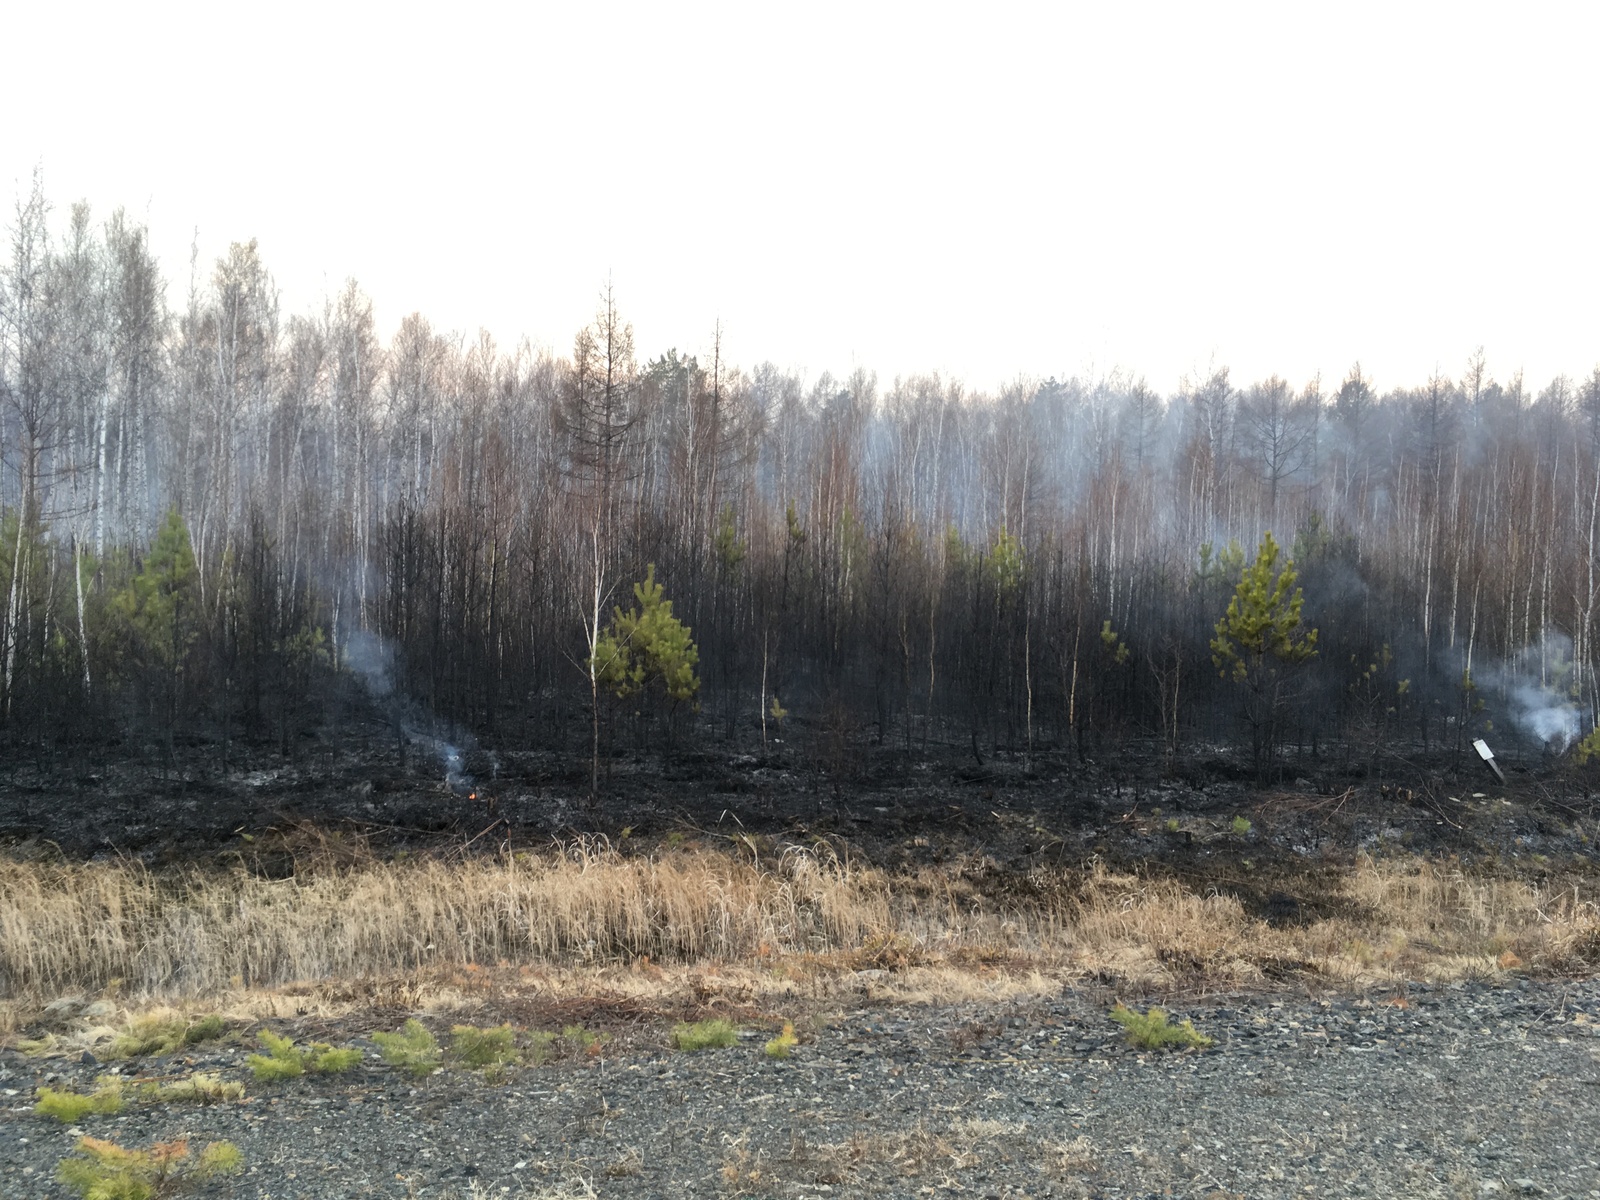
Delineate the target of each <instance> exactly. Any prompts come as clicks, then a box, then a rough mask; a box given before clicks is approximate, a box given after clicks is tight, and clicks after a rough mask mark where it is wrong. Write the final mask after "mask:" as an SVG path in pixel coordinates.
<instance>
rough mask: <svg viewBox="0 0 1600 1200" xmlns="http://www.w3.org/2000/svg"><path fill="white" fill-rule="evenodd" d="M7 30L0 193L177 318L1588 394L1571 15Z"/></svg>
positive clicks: (482, 10)
mask: <svg viewBox="0 0 1600 1200" xmlns="http://www.w3.org/2000/svg"><path fill="white" fill-rule="evenodd" d="M98 7H99V6H93V5H91V6H88V7H87V8H86V7H85V6H71V7H70V8H69V7H68V6H59V5H47V4H42V3H36V4H28V5H25V6H24V5H12V6H10V8H9V11H8V12H7V14H6V17H5V19H4V24H5V27H6V32H5V41H6V43H7V46H8V49H7V52H6V56H5V57H6V78H5V88H4V91H5V95H6V97H7V101H8V103H7V111H6V115H5V118H4V120H3V121H0V196H3V197H4V202H5V208H6V210H7V224H8V225H9V223H10V210H11V208H12V205H13V203H14V201H15V198H16V196H17V195H18V193H19V191H22V190H25V189H26V187H27V180H28V176H29V175H30V173H31V172H32V170H33V168H34V166H35V165H36V164H39V165H42V167H43V170H44V176H45V189H46V193H47V195H48V196H49V197H50V199H51V200H52V202H53V203H54V204H55V205H56V216H57V217H58V218H63V217H64V216H65V210H66V207H67V205H68V204H69V203H70V202H71V201H73V200H75V199H79V198H86V199H88V200H89V201H90V202H91V203H92V204H93V205H94V207H95V210H96V212H97V213H98V214H100V215H105V214H107V213H109V211H110V210H111V209H112V208H113V207H115V206H116V205H119V204H120V205H124V206H126V207H127V208H128V209H129V210H130V211H131V212H132V213H133V214H134V215H136V216H138V217H140V218H142V219H144V220H146V221H148V223H149V225H150V228H151V232H152V237H153V241H154V245H155V248H156V251H157V253H158V254H159V256H160V257H161V259H162V263H163V266H164V268H165V271H166V273H167V276H168V278H169V280H170V282H171V291H170V293H169V299H170V300H171V301H172V302H174V303H175V304H176V303H181V302H182V299H183V294H184V291H185V289H186V287H187V282H188V275H189V246H190V243H191V241H192V239H193V237H194V232H195V230H196V228H198V231H199V249H200V256H201V259H200V261H201V265H202V270H203V271H209V267H210V263H211V262H212V260H214V259H215V257H216V256H217V255H218V254H220V253H222V252H223V251H224V250H225V249H226V247H227V244H228V243H229V242H230V241H235V240H246V239H249V238H251V237H254V238H257V239H259V241H260V243H261V250H262V254H263V256H264V258H265V260H266V262H267V265H268V267H269V268H270V269H271V270H272V271H273V273H274V275H275V277H276V279H277V282H278V285H279V287H280V288H281V290H282V294H283V302H284V305H285V308H286V310H287V311H291V312H292V311H306V310H309V309H311V308H313V307H320V305H321V302H322V298H323V297H324V296H325V295H327V294H328V293H330V292H332V291H334V290H336V289H337V288H338V287H339V285H340V284H341V282H342V281H343V280H344V279H345V278H346V277H348V276H354V277H355V278H356V279H357V280H359V281H360V283H361V285H362V287H363V288H364V289H366V291H367V292H368V293H369V294H370V295H372V296H373V297H374V299H375V301H376V304H377V309H378V315H379V320H380V323H381V325H382V327H383V330H384V333H385V336H387V334H388V333H389V332H390V331H391V330H392V329H393V327H394V325H395V324H396V323H397V322H398V320H399V318H400V317H401V316H402V315H403V314H404V313H406V312H409V311H411V310H413V309H420V310H421V311H422V312H424V313H425V314H426V315H427V316H428V317H429V318H430V319H432V320H433V321H434V323H435V324H436V325H438V326H441V327H444V328H448V329H455V330H459V331H461V332H464V333H472V332H474V331H475V330H476V329H477V328H478V327H480V326H482V327H485V328H487V329H489V330H490V331H491V332H492V333H494V334H495V336H496V337H497V338H499V339H500V340H501V341H503V342H510V341H514V340H515V339H516V338H517V337H518V336H520V335H522V334H527V335H529V336H531V337H532V338H533V339H534V340H535V341H536V342H539V343H543V344H547V345H551V346H553V347H555V348H556V349H558V350H560V351H562V352H565V351H566V350H568V349H569V348H570V345H571V340H572V335H573V333H574V332H575V331H576V330H577V329H578V328H579V327H580V326H581V325H582V324H584V323H585V322H586V321H587V320H588V319H589V318H590V317H591V316H592V314H593V311H594V307H595V298H596V295H597V293H598V291H599V289H600V287H601V286H602V285H603V283H604V281H605V279H606V278H607V276H608V274H609V275H610V277H611V278H612V280H613V281H614V284H615V288H616V293H617V296H618V299H619V301H620V303H621V306H622V309H623V313H624V315H625V316H627V317H628V318H629V319H631V320H632V321H633V323H634V326H635V330H636V334H637V338H638V345H639V348H640V351H641V353H642V354H646V355H653V354H655V353H658V352H660V351H662V350H664V349H666V348H667V347H668V346H674V345H675V346H677V347H679V348H681V349H684V350H688V351H691V352H701V353H704V351H705V349H706V347H707V345H708V343H709V341H710V335H711V329H712V326H713V324H714V322H715V321H716V320H717V319H718V317H719V316H720V318H721V320H722V322H723V326H724V329H725V331H726V332H725V342H726V346H727V353H728V354H729V355H730V356H731V357H732V358H733V359H734V360H735V361H737V362H739V363H742V364H744V365H746V366H750V365H754V364H755V363H757V362H759V361H761V360H763V359H771V360H773V361H775V362H777V363H779V364H780V365H783V366H792V367H802V368H806V369H807V370H809V372H810V373H811V374H812V375H813V376H814V375H815V374H817V373H819V372H821V371H822V370H824V369H827V370H832V371H834V372H835V373H843V372H847V371H849V370H851V369H852V368H853V367H854V366H856V365H864V366H867V367H870V368H873V369H875V370H877V371H878V373H879V375H880V377H882V378H883V379H884V380H885V381H887V380H888V379H890V378H892V377H893V376H894V375H895V374H897V373H906V372H911V371H918V370H930V369H938V370H940V371H942V372H944V373H946V374H949V375H955V376H957V377H960V378H962V379H964V380H966V382H967V383H968V384H969V385H970V386H973V387H980V388H981V387H992V386H995V385H997V384H999V383H1000V382H1002V381H1003V380H1007V379H1010V378H1012V377H1014V376H1016V375H1018V374H1019V373H1020V374H1028V375H1035V376H1045V375H1049V374H1056V375H1066V374H1070V373H1074V372H1083V371H1085V370H1096V371H1105V370H1109V369H1110V368H1112V367H1114V366H1122V367H1124V368H1132V369H1134V370H1135V371H1137V372H1140V373H1143V374H1144V375H1146V376H1147V377H1148V378H1149V380H1150V382H1151V383H1152V384H1153V385H1155V386H1157V387H1158V388H1160V389H1161V390H1163V391H1168V390H1171V389H1173V388H1174V387H1175V386H1176V385H1177V383H1178V380H1179V378H1180V376H1182V375H1183V374H1185V373H1192V372H1195V371H1197V370H1203V369H1204V368H1205V367H1206V365H1207V364H1208V363H1210V362H1212V361H1215V362H1216V363H1217V364H1219V365H1221V364H1226V365H1229V366H1231V367H1232V368H1233V371H1234V377H1235V379H1236V380H1239V381H1247V380H1250V379H1254V378H1259V377H1263V376H1265V375H1267V374H1270V373H1273V372H1277V373H1279V374H1282V375H1284V376H1285V377H1287V378H1288V379H1290V381H1291V382H1293V383H1295V384H1296V385H1298V384H1300V383H1303V382H1305V381H1306V380H1307V379H1308V378H1309V377H1311V376H1312V375H1313V374H1315V373H1316V372H1318V371H1320V372H1322V374H1323V376H1324V379H1325V380H1327V381H1337V379H1338V378H1340V377H1342V376H1343V374H1344V373H1345V371H1346V370H1347V369H1348V368H1349V366H1350V364H1351V362H1352V361H1353V360H1355V359H1357V358H1359V359H1360V360H1361V362H1362V365H1363V367H1364V368H1366V370H1367V372H1368V374H1369V375H1371V376H1373V377H1374V381H1375V382H1376V383H1377V385H1378V386H1379V387H1380V388H1386V387H1390V386H1394V385H1396V384H1400V383H1420V382H1421V381H1423V380H1424V379H1425V378H1426V377H1427V376H1428V375H1429V374H1430V373H1431V372H1432V371H1433V370H1435V368H1436V367H1437V368H1438V369H1441V370H1443V371H1444V372H1445V373H1447V374H1451V375H1455V374H1458V373H1459V372H1460V369H1461V366H1462V363H1463V362H1464V361H1465V359H1466V357H1467V356H1468V354H1469V353H1470V352H1471V351H1472V350H1473V349H1474V348H1475V347H1477V346H1478V345H1480V344H1481V345H1483V346H1484V347H1485V348H1486V350H1487V354H1488V357H1489V364H1490V368H1491V370H1492V371H1493V372H1494V373H1495V374H1496V375H1498V376H1500V377H1502V378H1504V377H1506V376H1508V375H1509V374H1510V373H1511V372H1513V371H1515V370H1516V369H1518V368H1519V367H1521V368H1524V369H1525V370H1526V374H1527V379H1528V382H1529V384H1530V385H1532V386H1534V387H1535V388H1540V387H1543V386H1544V384H1545V383H1547V382H1548V381H1549V379H1550V377H1551V376H1552V375H1554V374H1555V373H1557V372H1560V371H1564V372H1568V373H1570V374H1573V375H1586V374H1587V373H1588V372H1589V370H1590V369H1592V367H1593V366H1594V365H1595V363H1596V362H1597V361H1600V284H1597V280H1600V206H1597V203H1596V201H1597V195H1600V192H1597V187H1596V185H1597V182H1600V180H1597V178H1596V176H1597V173H1600V167H1597V163H1596V150H1597V146H1600V139H1597V136H1596V133H1597V130H1596V125H1597V123H1600V122H1597V115H1600V100H1597V98H1596V92H1595V89H1594V79H1593V63H1592V54H1593V50H1594V47H1595V46H1596V45H1597V44H1600V6H1596V5H1593V4H1577V3H1573V4H1562V5H1549V6H1534V5H1528V4H1516V5H1512V4H1504V3H1501V4H1495V5H1476V4H1468V3H1451V4H1397V3H1384V4H1372V5H1363V4H1351V3H1343V4H1337V5H1307V4H1285V3H1282V2H1281V0H1279V2H1277V3H1272V4H1261V5H1238V4H1232V5H1230V4H1220V5H1217V4H1193V3H1186V4H1172V5H1136V4H1107V3H1095V4H1084V5H1060V4H1058V5H1045V4H1038V3H1033V4H1025V5H1017V6H1013V7H1009V8H1007V7H1001V6H997V5H994V4H984V5H978V4H970V3H969V4H965V5H960V6H954V5H941V4H934V3H918V4H907V5H860V4H848V5H837V6H835V5H828V4H818V3H808V4H804V5H793V6H787V7H779V6H776V5H766V4H749V3H745V4H730V5H727V6H709V5H669V4H641V5H637V6H635V5H629V4H619V3H610V4H606V5H603V6H601V5H584V4H578V3H572V2H567V3H562V4H558V5H544V4H527V5H524V6H521V7H522V10H523V11H522V12H521V13H520V14H517V15H511V14H510V11H509V10H511V9H512V8H513V7H516V6H512V5H505V4H494V5H484V6H481V7H472V6H467V5H461V4H456V5H449V6H446V5H443V4H433V5H426V6H420V5H419V6H400V5H383V6H379V5H370V6H368V5H361V6H350V5H342V4H338V3H318V4H312V5H300V4H287V3H273V4H270V5H265V4H263V5H219V4H215V3H206V4H196V5H192V6H176V5H166V4H157V3H144V4H127V3H121V4H118V5H115V6H105V7H104V8H103V10H101V11H96V9H97V8H98Z"/></svg>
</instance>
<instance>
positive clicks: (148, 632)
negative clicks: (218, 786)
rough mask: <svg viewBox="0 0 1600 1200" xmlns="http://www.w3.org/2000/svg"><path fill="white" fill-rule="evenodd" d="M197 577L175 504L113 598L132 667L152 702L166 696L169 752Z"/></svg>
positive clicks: (192, 631) (193, 629) (191, 636)
mask: <svg viewBox="0 0 1600 1200" xmlns="http://www.w3.org/2000/svg"><path fill="white" fill-rule="evenodd" d="M198 577H199V573H198V571H197V570H196V568H195V561H194V552H193V550H192V549H191V548H190V545H189V531H188V529H187V527H186V526H185V525H184V523H183V518H182V517H181V516H179V515H178V510H177V509H172V510H170V511H169V512H168V513H167V516H166V520H165V521H163V522H162V525H161V529H160V531H159V532H158V533H157V534H156V540H155V544H154V545H153V546H151V547H150V553H149V554H147V555H145V559H144V564H143V566H142V567H141V569H140V570H139V572H138V573H137V574H135V575H134V576H133V578H131V579H130V580H129V581H128V583H127V586H126V587H124V588H122V589H121V590H120V591H119V592H117V594H116V595H115V596H114V597H113V598H112V602H111V611H112V614H113V618H114V619H115V620H116V621H117V622H118V623H119V624H120V625H121V626H122V628H123V630H124V631H125V635H126V646H127V656H128V659H129V661H130V662H131V663H132V664H133V665H134V667H135V671H134V672H133V673H134V674H136V675H140V676H143V677H144V679H145V681H146V682H147V684H149V685H152V686H151V687H150V691H151V696H150V699H151V707H152V708H154V707H155V703H156V701H157V699H158V698H159V700H160V701H162V702H163V703H162V705H161V706H162V708H164V710H165V714H164V715H165V724H166V729H165V734H166V741H167V747H168V753H169V756H170V753H171V746H172V734H173V729H174V726H175V725H176V724H177V719H178V697H179V694H180V681H181V680H182V677H183V670H184V666H185V665H186V662H187V659H188V655H189V648H190V646H192V645H193V643H194V640H195V638H196V636H197V635H198V633H199V628H198V622H197V621H196V604H195V601H194V596H195V592H196V590H197V584H198Z"/></svg>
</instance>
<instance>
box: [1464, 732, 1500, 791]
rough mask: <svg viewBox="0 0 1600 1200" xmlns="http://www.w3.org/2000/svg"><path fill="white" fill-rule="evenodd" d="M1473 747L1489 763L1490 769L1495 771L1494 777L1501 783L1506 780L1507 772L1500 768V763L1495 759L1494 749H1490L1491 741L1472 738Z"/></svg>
mask: <svg viewBox="0 0 1600 1200" xmlns="http://www.w3.org/2000/svg"><path fill="white" fill-rule="evenodd" d="M1472 748H1473V749H1474V750H1476V751H1477V752H1478V757H1479V758H1481V759H1483V761H1484V762H1486V763H1488V764H1489V769H1490V770H1491V771H1493V772H1494V777H1495V778H1496V779H1498V780H1499V781H1500V782H1501V783H1504V782H1505V781H1506V777H1505V774H1504V773H1503V772H1502V771H1501V770H1500V764H1499V763H1497V762H1495V760H1494V751H1493V750H1491V749H1489V743H1488V742H1486V741H1484V740H1483V739H1482V738H1474V739H1473V740H1472Z"/></svg>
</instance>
